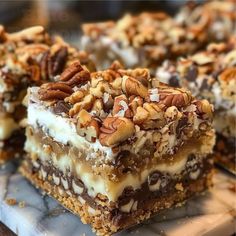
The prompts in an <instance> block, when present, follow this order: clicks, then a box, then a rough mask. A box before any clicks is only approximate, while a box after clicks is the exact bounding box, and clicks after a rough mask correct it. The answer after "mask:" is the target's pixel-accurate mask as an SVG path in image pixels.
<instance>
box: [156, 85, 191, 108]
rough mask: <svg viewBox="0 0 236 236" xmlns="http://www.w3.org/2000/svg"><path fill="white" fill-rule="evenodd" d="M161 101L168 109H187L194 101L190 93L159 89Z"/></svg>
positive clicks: (176, 89)
mask: <svg viewBox="0 0 236 236" xmlns="http://www.w3.org/2000/svg"><path fill="white" fill-rule="evenodd" d="M159 99H160V102H161V103H163V104H164V105H165V106H166V107H170V106H176V107H177V108H179V107H185V106H187V105H189V104H190V102H191V101H192V96H191V94H190V92H189V91H187V90H184V89H178V88H168V87H166V88H164V89H159Z"/></svg>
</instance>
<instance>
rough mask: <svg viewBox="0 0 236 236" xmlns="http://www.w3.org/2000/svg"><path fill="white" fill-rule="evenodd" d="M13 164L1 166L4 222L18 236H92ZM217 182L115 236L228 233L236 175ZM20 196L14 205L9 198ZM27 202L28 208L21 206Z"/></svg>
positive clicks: (235, 207)
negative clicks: (182, 204) (208, 190)
mask: <svg viewBox="0 0 236 236" xmlns="http://www.w3.org/2000/svg"><path fill="white" fill-rule="evenodd" d="M16 166H17V165H15V164H13V163H9V164H8V165H6V166H4V167H1V169H0V221H2V222H3V223H4V224H6V225H7V226H8V227H9V228H10V229H12V230H13V231H14V232H15V233H16V234H18V235H19V236H31V235H32V236H35V235H37V236H41V235H44V236H67V235H69V236H92V235H94V234H93V233H92V231H91V228H90V227H89V226H88V225H84V224H82V223H81V221H80V219H79V217H77V216H75V215H73V214H71V213H70V212H69V211H67V210H66V209H64V208H63V207H62V206H60V205H59V204H58V203H57V201H55V200H53V199H52V198H50V197H48V196H46V195H45V194H43V193H42V192H40V191H39V190H38V189H36V188H34V187H33V186H32V185H31V184H30V183H29V182H28V181H27V180H26V179H24V178H23V177H22V176H21V175H20V174H19V173H18V172H17V168H16ZM214 183H215V186H214V188H213V189H211V191H210V192H206V193H204V194H201V195H200V196H198V197H195V198H193V199H191V200H189V201H188V202H187V204H185V205H184V206H182V207H178V208H175V209H172V210H168V211H166V212H163V213H161V214H159V215H158V216H156V217H154V218H152V219H150V220H148V221H146V222H145V223H143V224H142V225H139V226H136V227H133V228H132V229H129V230H126V231H123V232H120V233H118V234H117V236H126V235H128V234H131V235H134V236H143V235H147V236H153V235H168V236H177V235H193V236H194V235H196V236H197V235H214V236H215V235H230V234H233V233H234V232H235V231H236V230H235V225H236V193H235V189H236V180H235V178H233V177H230V176H228V175H226V174H222V173H220V172H218V173H217V174H216V176H215V177H214ZM10 198H13V199H16V201H17V203H16V205H13V206H10V205H8V204H7V203H6V199H10ZM21 204H24V205H25V206H24V207H21V206H20V205H21Z"/></svg>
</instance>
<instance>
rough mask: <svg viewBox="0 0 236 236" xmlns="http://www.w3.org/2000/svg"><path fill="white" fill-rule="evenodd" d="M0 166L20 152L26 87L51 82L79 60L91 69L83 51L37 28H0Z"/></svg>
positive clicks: (23, 137) (21, 150)
mask: <svg viewBox="0 0 236 236" xmlns="http://www.w3.org/2000/svg"><path fill="white" fill-rule="evenodd" d="M0 54H1V59H0V144H1V145H0V164H1V163H3V162H5V161H7V160H9V159H11V158H14V157H19V156H20V154H22V152H23V144H24V141H25V135H24V129H23V128H22V126H24V124H25V118H26V108H25V106H24V105H23V104H22V101H23V98H24V96H25V95H26V91H27V88H28V87H29V86H32V85H40V84H42V83H44V82H46V81H50V80H52V79H53V80H54V79H55V78H56V77H55V76H56V75H57V74H58V73H60V72H61V70H63V68H64V67H66V66H67V65H69V63H71V62H73V60H74V59H76V60H78V59H81V63H84V64H86V65H87V66H88V67H89V68H91V66H92V64H91V63H90V60H89V59H88V56H87V55H86V54H85V53H84V52H82V51H81V52H78V51H77V50H76V49H74V48H72V47H69V45H67V44H66V43H65V42H63V40H62V39H61V38H59V37H55V38H51V37H49V35H48V34H47V33H46V32H45V30H44V28H43V27H41V26H36V27H31V28H27V29H24V30H22V31H20V32H16V33H7V32H6V31H5V29H4V27H3V26H1V27H0Z"/></svg>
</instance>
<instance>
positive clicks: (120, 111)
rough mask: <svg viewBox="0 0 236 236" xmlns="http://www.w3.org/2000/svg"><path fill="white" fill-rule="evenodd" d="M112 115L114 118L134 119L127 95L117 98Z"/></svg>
mask: <svg viewBox="0 0 236 236" xmlns="http://www.w3.org/2000/svg"><path fill="white" fill-rule="evenodd" d="M112 114H113V116H115V115H118V116H122V117H127V118H130V117H132V112H131V110H130V109H129V106H128V99H127V97H126V96H125V95H120V96H118V97H115V100H114V106H113V111H112Z"/></svg>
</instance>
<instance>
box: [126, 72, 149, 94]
mask: <svg viewBox="0 0 236 236" xmlns="http://www.w3.org/2000/svg"><path fill="white" fill-rule="evenodd" d="M122 90H123V92H125V93H126V94H128V95H137V96H140V97H142V98H145V97H147V95H148V88H147V87H145V86H144V85H143V84H142V83H141V82H140V81H138V80H136V79H134V78H132V77H129V76H124V77H123V78H122Z"/></svg>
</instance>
